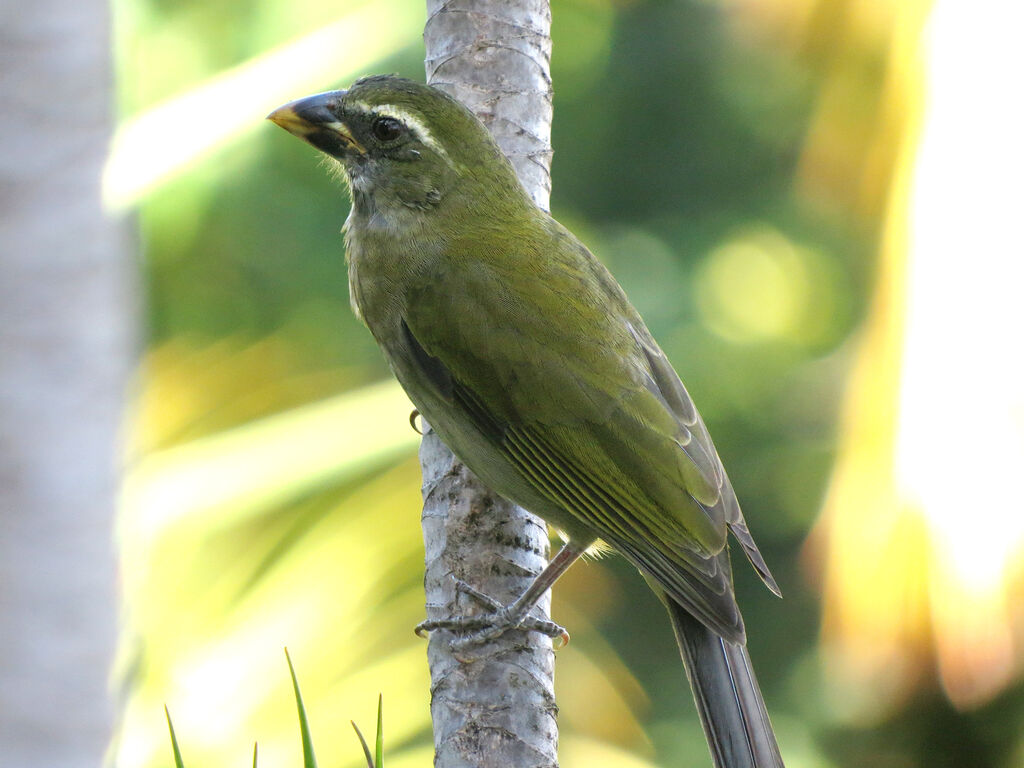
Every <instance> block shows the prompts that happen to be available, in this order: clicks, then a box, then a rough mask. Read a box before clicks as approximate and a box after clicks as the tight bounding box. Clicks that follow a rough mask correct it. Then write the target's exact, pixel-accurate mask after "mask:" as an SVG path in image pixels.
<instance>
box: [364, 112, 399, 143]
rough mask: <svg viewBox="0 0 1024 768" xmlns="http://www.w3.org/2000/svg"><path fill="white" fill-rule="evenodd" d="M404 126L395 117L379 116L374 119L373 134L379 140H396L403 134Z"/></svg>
mask: <svg viewBox="0 0 1024 768" xmlns="http://www.w3.org/2000/svg"><path fill="white" fill-rule="evenodd" d="M402 128H404V126H403V125H402V123H401V122H399V121H398V120H396V119H395V118H393V117H378V118H377V119H376V120H374V121H373V128H372V130H373V135H374V137H375V138H376V139H377V141H394V140H395V139H397V138H398V137H399V136H401V135H402Z"/></svg>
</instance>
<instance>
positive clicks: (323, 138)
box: [267, 91, 366, 160]
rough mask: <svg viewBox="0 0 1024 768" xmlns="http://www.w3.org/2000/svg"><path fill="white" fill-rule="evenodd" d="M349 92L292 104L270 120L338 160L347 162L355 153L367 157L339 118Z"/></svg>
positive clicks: (272, 113)
mask: <svg viewBox="0 0 1024 768" xmlns="http://www.w3.org/2000/svg"><path fill="white" fill-rule="evenodd" d="M346 93H347V91H327V92H326V93H318V94H316V95H315V96H307V97H306V98H304V99H298V100H297V101H290V102H288V103H287V104H285V105H283V106H280V107H278V108H277V109H275V110H274V111H273V112H271V113H270V114H269V115H267V120H270V121H271V122H274V123H277V124H278V125H279V126H281V127H282V128H284V129H285V130H286V131H288V133H291V134H293V135H295V136H298V137H299V138H300V139H302V140H303V141H307V142H309V143H310V144H312V145H313V146H314V147H316V148H317V149H319V150H321V151H322V152H326V153H327V154H328V155H330V156H331V157H335V158H337V159H338V160H344V159H346V157H347V156H349V155H351V153H352V151H355V152H357V153H359V154H366V149H365V148H364V147H363V146H362V145H361V144H360V143H359V142H358V141H356V140H355V139H354V138H353V137H352V133H351V131H350V130H349V128H348V126H347V125H345V123H344V122H343V121H342V120H341V118H340V117H339V116H338V115H339V113H340V112H341V106H342V100H343V99H344V98H345V95H346Z"/></svg>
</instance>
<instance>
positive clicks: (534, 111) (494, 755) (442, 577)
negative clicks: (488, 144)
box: [420, 0, 558, 768]
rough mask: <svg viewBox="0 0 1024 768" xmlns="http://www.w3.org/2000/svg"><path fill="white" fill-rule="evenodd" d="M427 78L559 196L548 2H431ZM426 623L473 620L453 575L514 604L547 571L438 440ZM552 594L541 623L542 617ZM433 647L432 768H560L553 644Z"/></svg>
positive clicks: (543, 548)
mask: <svg viewBox="0 0 1024 768" xmlns="http://www.w3.org/2000/svg"><path fill="white" fill-rule="evenodd" d="M427 16H428V18H427V24H426V29H425V31H424V39H425V42H426V52H427V60H426V67H427V81H428V82H429V83H431V84H432V85H435V86H437V87H439V88H442V89H444V90H445V91H447V92H448V93H450V94H451V95H453V96H455V97H456V98H458V99H459V100H461V101H462V102H463V103H465V104H466V105H468V106H469V107H470V108H471V109H472V110H473V111H474V112H475V113H476V114H477V116H478V117H480V119H481V120H483V122H484V124H485V125H487V127H488V128H489V129H490V131H491V133H492V134H493V135H494V136H495V138H496V139H497V141H498V143H499V144H500V145H501V148H502V149H503V150H504V152H505V153H506V155H508V156H509V158H510V159H511V161H512V163H513V165H514V166H515V168H516V172H517V173H518V174H519V178H520V180H521V181H522V182H523V184H524V186H525V187H526V189H527V191H528V192H529V193H530V194H531V195H532V196H533V199H534V201H535V202H536V203H537V204H538V205H540V206H541V207H543V208H545V209H546V208H547V206H548V198H549V194H550V190H551V175H550V163H551V142H550V137H551V110H552V107H551V104H552V101H551V99H552V96H551V75H550V66H549V64H550V57H551V36H550V26H551V14H550V10H549V7H548V2H547V0H447V2H442V1H441V0H428V2H427ZM420 460H421V463H422V465H423V498H424V506H423V538H424V542H425V545H426V576H425V579H424V585H425V588H426V595H427V615H428V617H429V618H431V619H438V618H446V617H449V616H459V615H475V614H478V613H481V612H482V610H483V609H482V608H481V607H480V606H479V605H478V604H476V603H475V602H474V601H473V600H472V599H470V598H468V597H466V596H465V595H461V594H457V593H456V591H455V589H454V584H453V580H452V577H453V576H454V577H457V578H460V579H462V580H463V581H465V582H467V583H468V584H470V585H472V586H474V587H476V588H477V589H480V590H481V591H483V592H485V593H486V594H488V595H491V596H492V597H494V598H496V599H498V600H501V601H503V602H505V603H506V604H507V603H509V602H511V601H512V600H513V599H515V598H516V597H517V596H518V595H520V594H521V593H522V592H523V591H524V590H525V589H526V587H527V586H528V585H529V584H530V582H531V580H532V578H533V576H534V575H536V574H537V573H539V572H540V571H541V570H542V569H543V567H544V565H545V564H546V561H547V555H548V538H547V529H546V527H545V525H544V523H543V521H542V520H540V519H539V518H537V517H535V516H534V515H532V514H530V513H528V512H526V511H525V510H523V509H521V508H519V507H517V506H515V505H514V504H511V503H510V502H508V501H506V500H505V499H503V498H501V497H500V496H498V495H496V494H495V493H493V492H492V491H490V490H488V489H487V488H485V487H483V486H482V485H481V484H480V482H479V480H477V479H476V478H475V477H474V476H473V474H472V473H471V472H470V471H469V470H468V469H466V467H465V466H464V465H462V464H461V463H460V462H459V461H458V460H457V459H455V457H454V456H452V454H451V452H450V451H448V449H447V448H445V446H444V445H443V444H442V443H441V441H440V440H439V439H438V438H437V436H436V435H435V434H434V433H433V432H429V431H428V432H427V434H426V435H425V436H424V439H423V445H422V448H421V450H420ZM549 608H550V594H548V595H547V596H545V598H544V599H543V600H542V601H541V604H540V605H539V606H538V610H537V611H535V615H538V616H540V615H542V616H543V617H544V618H547V616H548V612H549ZM450 642H451V635H450V634H449V633H447V632H435V633H434V634H433V635H432V636H431V638H430V645H429V648H428V660H429V663H430V672H431V683H432V685H431V694H432V698H431V716H432V718H433V723H434V746H435V760H434V764H435V766H437V768H469V767H470V766H473V767H474V768H489V767H491V766H494V768H498V766H500V767H501V768H507V767H508V766H515V768H527V767H528V766H537V767H540V766H544V767H549V766H557V764H558V761H557V750H558V727H557V723H556V715H557V707H556V705H555V697H554V654H553V651H552V648H551V641H550V639H548V638H547V637H544V636H542V635H540V634H538V633H536V632H522V631H515V632H508V633H506V634H505V635H503V636H502V637H501V638H499V639H498V640H496V641H494V642H491V643H487V644H486V645H484V646H481V647H480V648H479V649H473V650H469V651H465V652H463V653H460V654H459V656H460V658H459V659H456V658H455V657H454V655H453V654H452V651H451V648H450Z"/></svg>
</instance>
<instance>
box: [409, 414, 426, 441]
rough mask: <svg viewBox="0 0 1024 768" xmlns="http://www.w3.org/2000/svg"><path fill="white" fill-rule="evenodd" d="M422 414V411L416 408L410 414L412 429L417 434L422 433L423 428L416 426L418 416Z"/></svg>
mask: <svg viewBox="0 0 1024 768" xmlns="http://www.w3.org/2000/svg"><path fill="white" fill-rule="evenodd" d="M419 415H420V412H419V411H418V410H417V409H416V408H413V409H412V413H410V414H409V426H410V427H412V431H413V432H415V433H416V434H417V435H422V434H423V430H421V429H420V428H419V427H417V426H416V417H418V416H419Z"/></svg>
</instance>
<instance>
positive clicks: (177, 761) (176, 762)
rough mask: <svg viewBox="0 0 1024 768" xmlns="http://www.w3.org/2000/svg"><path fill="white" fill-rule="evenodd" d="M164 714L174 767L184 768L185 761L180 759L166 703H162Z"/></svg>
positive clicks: (179, 751) (176, 739) (176, 738)
mask: <svg viewBox="0 0 1024 768" xmlns="http://www.w3.org/2000/svg"><path fill="white" fill-rule="evenodd" d="M164 715H165V716H166V717H167V729H168V730H169V731H170V732H171V747H172V748H173V749H174V765H175V768H185V763H184V762H183V761H182V759H181V750H180V749H178V737H177V736H175V735H174V723H172V722H171V713H170V710H168V709H167V705H166V704H164Z"/></svg>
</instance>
